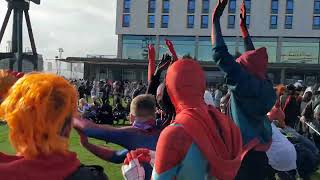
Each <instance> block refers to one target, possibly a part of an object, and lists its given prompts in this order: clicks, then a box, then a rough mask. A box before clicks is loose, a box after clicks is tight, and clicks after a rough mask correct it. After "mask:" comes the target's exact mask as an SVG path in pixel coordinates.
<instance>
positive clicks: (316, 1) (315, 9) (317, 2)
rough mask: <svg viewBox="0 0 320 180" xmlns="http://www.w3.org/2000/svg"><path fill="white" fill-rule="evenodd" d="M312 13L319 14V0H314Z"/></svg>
mask: <svg viewBox="0 0 320 180" xmlns="http://www.w3.org/2000/svg"><path fill="white" fill-rule="evenodd" d="M314 14H320V0H314Z"/></svg>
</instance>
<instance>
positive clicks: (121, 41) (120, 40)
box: [117, 34, 123, 59]
mask: <svg viewBox="0 0 320 180" xmlns="http://www.w3.org/2000/svg"><path fill="white" fill-rule="evenodd" d="M122 37H123V36H122V34H119V35H118V50H117V58H119V59H122V57H123V56H122V49H123V38H122Z"/></svg>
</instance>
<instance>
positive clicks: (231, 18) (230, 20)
mask: <svg viewBox="0 0 320 180" xmlns="http://www.w3.org/2000/svg"><path fill="white" fill-rule="evenodd" d="M235 20H236V17H235V15H229V16H228V28H229V29H233V28H234V24H235Z"/></svg>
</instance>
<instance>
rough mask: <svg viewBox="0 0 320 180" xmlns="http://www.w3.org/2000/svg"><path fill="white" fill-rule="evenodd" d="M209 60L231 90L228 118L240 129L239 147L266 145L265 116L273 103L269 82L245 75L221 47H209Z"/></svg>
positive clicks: (267, 126) (269, 132) (268, 137)
mask: <svg viewBox="0 0 320 180" xmlns="http://www.w3.org/2000/svg"><path fill="white" fill-rule="evenodd" d="M213 59H214V61H215V62H216V64H217V65H218V67H219V68H220V70H221V71H223V72H224V73H225V78H226V80H227V85H228V87H229V90H230V91H231V97H230V106H229V108H230V109H229V113H230V114H229V115H230V116H231V118H232V119H233V121H234V122H235V123H236V125H237V126H238V127H239V128H240V130H241V134H242V139H243V145H244V146H252V145H253V144H257V143H258V144H261V145H268V144H269V143H270V141H271V136H272V130H271V123H270V121H269V119H268V117H267V115H266V114H267V113H268V112H269V111H270V110H271V108H272V107H273V105H274V104H275V102H276V93H275V91H274V89H273V84H272V82H271V81H270V80H268V79H267V80H260V79H257V78H256V77H255V76H253V75H251V74H250V73H249V72H247V71H246V70H245V69H244V68H242V67H241V65H240V64H238V63H237V62H236V61H235V59H234V57H233V56H232V55H230V54H229V52H228V49H227V47H226V46H225V45H223V46H216V47H214V48H213Z"/></svg>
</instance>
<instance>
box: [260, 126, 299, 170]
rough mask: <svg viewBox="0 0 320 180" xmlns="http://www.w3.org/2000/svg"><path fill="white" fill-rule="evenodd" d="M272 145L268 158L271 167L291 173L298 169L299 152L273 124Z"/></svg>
mask: <svg viewBox="0 0 320 180" xmlns="http://www.w3.org/2000/svg"><path fill="white" fill-rule="evenodd" d="M271 127H272V143H271V146H270V148H269V149H268V151H267V152H266V153H267V156H268V159H269V165H270V166H271V167H272V168H273V169H275V170H277V171H291V170H294V169H296V168H297V164H296V161H297V152H296V149H295V147H294V146H293V144H292V143H291V142H290V141H289V140H288V139H287V138H286V137H285V136H284V135H283V134H282V133H281V132H280V130H279V129H278V128H277V127H276V126H275V125H274V124H273V123H272V124H271Z"/></svg>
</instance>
